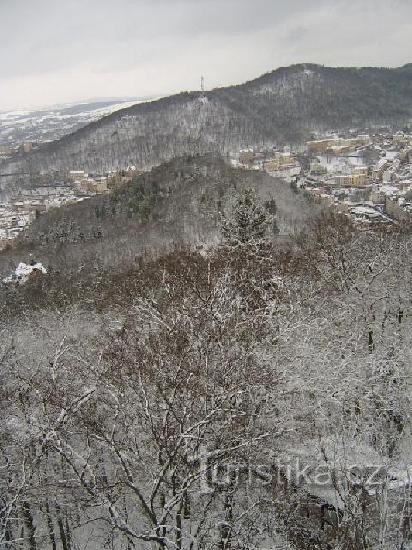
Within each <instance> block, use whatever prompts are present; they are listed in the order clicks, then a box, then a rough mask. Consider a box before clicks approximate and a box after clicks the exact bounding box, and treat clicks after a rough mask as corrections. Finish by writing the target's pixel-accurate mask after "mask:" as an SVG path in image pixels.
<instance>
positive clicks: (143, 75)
mask: <svg viewBox="0 0 412 550" xmlns="http://www.w3.org/2000/svg"><path fill="white" fill-rule="evenodd" d="M301 62H315V63H322V64H325V65H378V66H398V65H403V64H404V63H408V62H412V0H316V1H313V0H0V111H2V110H6V109H22V108H30V107H39V106H46V105H52V104H56V103H62V102H70V101H76V100H82V99H87V98H92V97H124V96H133V97H136V96H152V95H156V96H157V95H165V94H169V93H173V92H178V91H181V90H187V89H191V90H193V89H198V88H199V86H200V76H201V75H204V76H205V81H206V87H207V88H213V87H216V86H222V85H226V84H234V83H240V82H243V81H245V80H248V79H251V78H254V77H255V76H258V75H260V74H262V73H264V72H267V71H270V70H272V69H275V68H277V67H279V66H285V65H290V64H292V63H301Z"/></svg>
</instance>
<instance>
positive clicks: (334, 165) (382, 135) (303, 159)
mask: <svg viewBox="0 0 412 550" xmlns="http://www.w3.org/2000/svg"><path fill="white" fill-rule="evenodd" d="M232 164H233V165H235V166H241V167H243V168H247V169H251V170H263V171H265V172H267V173H268V174H270V175H271V176H274V177H280V178H283V179H284V180H285V181H286V182H289V183H293V184H294V185H296V187H297V188H300V189H302V190H303V191H304V192H306V193H307V194H309V195H310V196H312V197H313V199H314V200H317V201H319V202H323V203H325V204H327V205H328V206H329V207H331V208H333V209H335V210H336V211H338V212H341V213H345V214H346V215H348V216H350V217H351V218H352V219H353V220H354V221H355V222H357V223H359V224H368V223H372V222H373V223H385V224H391V223H399V222H402V221H406V220H410V219H412V218H411V214H412V134H410V133H409V131H403V132H391V131H388V130H384V131H381V132H375V133H373V134H356V135H353V133H352V135H349V136H344V137H340V136H337V135H330V136H328V137H326V138H323V139H317V140H311V141H308V142H307V143H306V146H305V147H298V148H296V149H295V150H293V151H292V150H291V148H290V147H284V148H283V149H282V150H268V151H255V150H254V149H244V150H241V151H240V152H239V154H238V155H237V156H236V158H234V159H233V160H232Z"/></svg>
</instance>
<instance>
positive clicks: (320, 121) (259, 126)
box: [2, 65, 412, 172]
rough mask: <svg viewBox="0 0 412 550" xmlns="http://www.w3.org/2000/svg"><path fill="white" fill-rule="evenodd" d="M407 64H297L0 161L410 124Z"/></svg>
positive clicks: (122, 155) (21, 167)
mask: <svg viewBox="0 0 412 550" xmlns="http://www.w3.org/2000/svg"><path fill="white" fill-rule="evenodd" d="M411 117H412V66H411V65H405V66H404V67H400V68H396V69H383V68H382V69H379V68H359V69H355V68H329V67H324V66H318V65H295V66H291V67H288V68H281V69H277V70H275V71H273V72H271V73H268V74H266V75H264V76H262V77H260V78H258V79H256V80H252V81H250V82H248V83H246V84H243V85H240V86H232V87H228V88H221V89H216V90H212V91H209V92H206V93H201V92H188V93H182V94H180V95H176V96H172V97H168V98H164V99H161V100H158V101H153V102H149V103H145V104H139V105H135V106H133V107H130V108H128V109H123V110H121V111H118V112H116V113H114V114H112V115H110V116H107V117H104V118H103V119H101V120H100V121H97V122H95V123H92V124H90V125H88V126H86V127H85V128H83V129H81V130H79V131H77V132H75V133H73V134H71V135H69V136H66V137H64V138H63V139H61V140H59V141H57V142H54V143H51V144H47V145H44V146H43V147H42V148H41V149H40V150H38V151H35V152H33V153H32V154H29V155H26V156H24V158H20V159H17V160H16V161H14V162H12V163H10V162H9V163H8V164H6V165H5V166H3V167H2V170H3V171H5V172H39V171H42V170H46V171H51V170H55V169H57V170H62V169H86V170H88V171H92V172H104V171H106V170H113V169H117V168H124V167H125V166H127V165H129V164H133V165H136V166H138V167H139V168H147V167H150V166H153V165H155V164H159V163H160V162H162V161H164V160H168V159H170V158H173V157H175V156H180V155H182V154H187V153H191V154H193V153H205V152H211V151H216V152H219V153H222V154H226V153H228V152H229V151H233V150H238V149H239V148H240V147H245V146H248V145H257V146H259V145H261V144H265V145H269V144H284V143H293V142H299V141H301V140H303V139H305V138H308V137H309V136H310V135H311V132H313V131H316V130H319V131H321V130H325V129H331V128H335V129H338V128H347V127H365V126H370V125H373V124H399V125H403V124H405V123H407V122H408V121H409V120H410V119H411Z"/></svg>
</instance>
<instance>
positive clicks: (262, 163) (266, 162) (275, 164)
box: [232, 146, 301, 182]
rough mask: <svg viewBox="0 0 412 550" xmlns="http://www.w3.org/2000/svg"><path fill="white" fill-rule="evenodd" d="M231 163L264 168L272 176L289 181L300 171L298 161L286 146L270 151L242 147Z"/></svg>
mask: <svg viewBox="0 0 412 550" xmlns="http://www.w3.org/2000/svg"><path fill="white" fill-rule="evenodd" d="M232 164H233V165H234V166H238V167H242V168H247V169H249V170H264V171H265V172H267V173H268V174H270V175H271V176H273V177H280V178H284V179H286V180H287V181H289V182H291V181H292V179H293V178H295V177H296V176H298V175H299V174H300V173H301V165H300V163H299V162H298V160H297V158H296V156H295V155H294V154H293V153H292V152H291V149H290V147H287V146H286V147H284V148H283V149H282V150H271V151H255V150H254V149H252V148H249V149H243V150H241V151H240V152H239V156H238V158H234V159H232Z"/></svg>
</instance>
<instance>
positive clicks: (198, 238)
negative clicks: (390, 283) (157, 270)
mask: <svg viewBox="0 0 412 550" xmlns="http://www.w3.org/2000/svg"><path fill="white" fill-rule="evenodd" d="M243 189H254V190H255V192H256V195H257V197H258V199H259V200H260V201H262V202H263V203H264V202H266V201H275V203H276V210H277V212H276V215H277V225H278V228H279V231H280V233H281V234H284V235H285V234H291V233H293V232H295V231H300V230H302V229H303V228H304V227H305V225H306V222H307V220H308V218H310V217H312V216H313V214H314V213H316V211H317V210H318V209H317V208H316V207H315V206H314V205H313V204H311V203H309V202H308V201H307V200H306V199H305V198H304V197H303V196H302V195H301V194H296V193H294V192H293V190H292V189H291V187H290V186H289V185H288V184H286V183H284V182H283V181H281V180H277V179H275V178H272V177H270V176H268V175H267V174H264V173H262V172H252V171H246V170H240V169H234V168H232V167H230V166H229V165H228V164H226V163H225V162H224V160H223V159H222V158H219V157H216V156H214V155H211V154H209V155H204V156H197V157H181V158H176V159H173V160H172V161H170V162H167V163H164V164H162V165H161V166H159V167H156V168H153V170H152V171H151V172H147V173H144V174H142V175H141V176H138V177H136V178H135V180H134V181H133V182H132V183H131V184H130V185H127V186H125V187H124V188H122V189H119V190H117V191H116V192H114V193H113V194H112V195H108V196H102V195H100V196H96V197H94V198H92V199H90V200H87V201H84V202H82V203H78V204H74V205H70V206H66V207H62V208H58V209H54V210H50V211H49V212H48V213H47V214H44V215H43V216H41V217H40V218H39V219H37V220H36V221H35V222H34V223H33V225H32V226H31V227H30V228H29V229H28V231H27V233H26V235H25V237H24V238H21V239H20V240H19V241H18V242H17V244H16V246H15V247H14V248H13V249H11V250H10V251H4V252H3V253H2V254H1V255H0V275H3V276H4V275H8V274H9V273H10V272H11V271H12V270H13V269H14V268H15V267H16V265H17V263H18V262H20V261H27V260H28V257H29V254H30V253H32V254H33V256H34V257H35V258H36V259H37V260H38V261H41V262H43V263H45V265H46V266H47V267H51V268H54V269H56V270H59V271H61V270H64V271H65V272H67V273H68V274H69V273H70V272H78V270H82V271H85V272H86V271H89V270H90V269H91V270H92V271H96V272H98V271H99V270H101V269H110V270H122V269H124V268H125V267H127V266H128V265H130V264H132V263H133V261H134V260H135V258H137V257H138V256H140V255H141V254H142V253H144V252H145V251H146V250H147V251H150V252H151V253H152V252H156V251H160V250H164V249H165V248H166V249H167V248H169V247H171V246H173V245H175V244H178V245H181V244H187V245H198V244H210V243H216V242H218V241H219V239H220V216H221V213H222V212H223V211H225V209H227V207H228V205H229V203H230V202H231V201H232V200H233V197H234V196H235V195H236V193H237V192H240V191H241V190H243Z"/></svg>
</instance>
